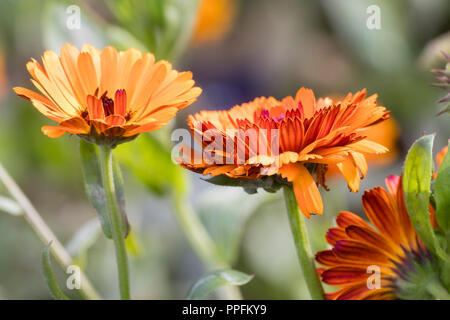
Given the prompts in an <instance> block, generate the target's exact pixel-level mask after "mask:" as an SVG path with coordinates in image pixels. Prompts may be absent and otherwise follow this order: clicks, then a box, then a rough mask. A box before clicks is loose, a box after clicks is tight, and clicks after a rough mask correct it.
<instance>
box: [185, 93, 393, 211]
mask: <svg viewBox="0 0 450 320" xmlns="http://www.w3.org/2000/svg"><path fill="white" fill-rule="evenodd" d="M376 99H377V96H376V95H372V96H370V97H367V98H366V90H362V91H359V92H357V93H356V94H354V95H353V94H348V95H347V97H346V98H345V99H343V100H342V101H338V102H336V103H334V102H333V101H332V100H331V99H330V98H320V99H318V100H316V98H315V96H314V93H313V91H312V90H310V89H305V88H301V89H300V90H299V91H298V92H297V95H296V96H295V98H293V97H286V98H284V99H283V100H282V101H278V100H276V99H274V98H273V97H269V98H265V97H262V98H257V99H255V100H254V101H252V102H249V103H244V104H242V105H240V106H235V107H234V108H232V109H231V110H229V111H202V112H200V113H198V114H196V115H194V116H189V118H188V125H189V127H190V129H191V132H192V135H193V136H194V139H195V140H196V142H197V143H198V144H199V145H200V146H202V147H203V148H204V149H205V148H207V147H208V145H209V144H207V143H206V142H205V141H211V137H210V136H209V132H210V130H213V131H216V132H218V133H219V134H220V135H221V136H222V139H223V143H222V145H223V146H226V145H230V142H231V144H232V145H235V146H236V147H235V148H234V150H233V151H232V152H229V151H228V150H226V151H225V152H223V155H222V154H219V153H217V152H216V156H217V155H219V156H222V157H223V161H221V163H217V162H216V163H211V161H209V160H210V159H208V154H206V159H205V158H204V157H202V158H201V159H202V161H200V162H199V163H198V161H196V159H198V155H196V153H195V152H193V150H190V149H189V148H183V150H182V151H183V153H184V158H183V159H182V161H181V165H182V166H183V167H185V168H188V169H190V170H192V171H195V172H200V173H203V174H204V175H207V174H211V176H218V175H226V176H227V177H230V178H235V179H258V178H260V177H263V176H277V175H280V176H281V178H283V179H285V181H286V182H287V183H292V186H293V189H294V192H295V196H296V199H297V203H298V205H299V207H300V210H301V211H302V213H303V214H304V215H305V216H306V217H310V215H311V214H322V212H323V204H322V199H321V196H320V193H319V189H318V187H317V185H316V181H317V184H320V185H322V186H324V187H325V188H326V185H325V174H326V171H327V167H328V165H330V164H334V165H336V166H337V167H338V168H339V170H340V171H341V173H342V174H343V175H344V177H345V179H346V180H347V183H348V185H349V187H350V189H351V190H352V191H354V192H356V191H358V188H359V183H360V179H361V177H364V176H365V175H366V173H367V169H368V167H367V163H366V159H365V155H366V154H377V153H384V152H386V151H387V148H386V147H384V146H382V145H380V144H379V143H376V142H373V141H371V140H369V139H367V137H366V136H365V135H364V134H361V133H360V131H361V129H364V128H366V127H369V126H371V125H374V124H376V123H379V122H381V121H384V120H386V119H388V118H389V112H387V111H386V109H385V108H384V107H382V106H378V105H377V101H376ZM230 129H231V130H235V131H243V132H246V131H248V130H249V129H252V130H254V131H255V132H256V137H255V141H253V142H251V141H250V142H247V141H246V140H245V139H246V138H245V137H244V140H242V139H241V138H239V137H236V136H235V134H234V133H233V132H231V133H230ZM272 130H276V132H277V133H276V135H277V136H275V135H274V133H273V132H272ZM200 138H201V139H200ZM274 139H278V141H279V143H278V144H277V147H278V150H272V147H273V144H272V142H273V140H274ZM200 140H201V141H200ZM215 140H217V138H215ZM238 142H241V143H238ZM255 142H256V143H255ZM241 149H243V150H241ZM274 153H275V154H274ZM243 156H245V159H242V157H243ZM312 174H313V175H315V177H316V181H314V179H313V177H312Z"/></svg>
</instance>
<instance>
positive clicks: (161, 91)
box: [14, 43, 201, 146]
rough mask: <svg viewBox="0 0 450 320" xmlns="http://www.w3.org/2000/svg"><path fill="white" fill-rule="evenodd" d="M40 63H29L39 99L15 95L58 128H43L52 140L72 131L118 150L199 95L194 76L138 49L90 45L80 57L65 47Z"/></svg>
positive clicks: (32, 95) (23, 90) (48, 53)
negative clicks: (123, 144) (28, 103)
mask: <svg viewBox="0 0 450 320" xmlns="http://www.w3.org/2000/svg"><path fill="white" fill-rule="evenodd" d="M42 63H43V64H42V65H41V64H40V63H39V62H38V61H36V60H35V59H31V61H30V62H28V63H27V69H28V71H29V73H30V74H31V76H32V78H33V79H31V82H32V83H33V84H34V86H35V87H36V88H37V89H38V90H39V91H40V93H41V94H38V93H36V92H34V91H32V90H29V89H26V88H21V87H16V88H14V91H15V92H16V94H17V95H19V96H21V97H23V98H26V99H28V100H30V101H31V102H32V103H33V105H34V106H35V107H36V109H38V110H39V111H40V112H41V113H42V114H44V115H45V116H47V117H48V118H50V119H51V120H54V121H56V122H57V123H58V124H57V126H43V127H42V132H43V133H44V134H45V135H47V136H49V137H50V138H58V137H61V136H62V135H63V134H64V133H66V132H68V133H70V134H76V135H79V136H80V137H81V138H84V139H86V140H88V141H90V142H94V143H97V144H106V145H110V146H115V145H117V144H119V143H122V142H125V141H128V140H131V139H133V138H134V137H136V136H137V135H138V134H139V133H142V132H147V131H153V130H156V129H158V128H160V127H162V126H165V125H166V124H167V123H168V121H169V120H170V119H172V118H173V117H174V116H175V114H176V113H177V111H178V110H180V109H182V108H184V107H186V106H188V105H190V104H191V103H193V102H194V101H195V100H196V98H197V97H198V96H199V95H200V93H201V89H200V88H198V87H194V80H192V74H191V72H177V71H176V70H173V69H172V65H171V64H170V63H169V62H167V61H158V62H156V61H155V57H154V56H153V54H151V53H141V52H140V51H139V50H137V49H128V50H126V51H120V52H118V51H117V50H116V49H115V48H114V47H111V46H109V47H106V48H104V49H103V50H99V49H97V48H95V47H93V46H91V45H88V44H86V45H84V46H83V48H82V50H81V52H80V51H79V50H78V49H77V48H76V47H74V46H73V45H71V44H69V43H67V44H66V45H65V46H63V47H62V48H61V55H60V56H58V55H57V54H56V53H55V52H53V51H50V50H49V51H45V52H44V54H43V56H42Z"/></svg>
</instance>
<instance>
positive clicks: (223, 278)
mask: <svg viewBox="0 0 450 320" xmlns="http://www.w3.org/2000/svg"><path fill="white" fill-rule="evenodd" d="M252 278H253V276H251V275H248V274H245V273H242V272H240V271H236V270H215V271H211V272H208V273H207V274H205V275H204V276H203V277H202V278H201V279H200V280H198V281H197V282H196V283H195V284H194V285H193V286H192V287H191V289H190V290H189V292H188V294H187V297H186V299H187V300H203V299H205V298H206V297H208V296H209V295H210V294H211V293H213V292H214V291H215V290H216V289H218V288H220V287H223V286H226V285H234V286H242V285H244V284H246V283H248V282H249V281H250V280H251V279H252Z"/></svg>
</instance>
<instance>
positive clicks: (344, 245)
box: [316, 176, 431, 300]
mask: <svg viewBox="0 0 450 320" xmlns="http://www.w3.org/2000/svg"><path fill="white" fill-rule="evenodd" d="M386 186H387V188H388V191H386V190H385V189H384V188H382V187H375V188H373V189H371V190H369V191H366V192H365V193H364V195H363V197H362V204H363V207H364V211H365V212H366V215H367V217H368V218H369V220H370V222H371V223H372V225H373V226H374V227H375V228H376V230H375V229H374V228H373V227H372V226H371V225H369V224H368V223H367V222H365V221H364V220H363V219H361V218H360V217H358V216H357V215H356V214H353V213H351V212H348V211H343V212H340V213H339V215H338V217H337V219H336V222H337V225H338V226H337V227H333V228H330V229H329V230H328V232H327V234H326V240H327V242H328V243H329V244H330V245H331V246H332V249H331V250H324V251H319V252H318V253H317V254H316V260H317V261H318V262H319V263H320V264H322V265H323V266H325V269H324V270H320V271H321V277H322V280H323V281H324V282H325V283H326V284H329V285H331V286H337V287H340V288H341V289H339V290H337V291H335V292H332V293H328V294H327V298H328V299H330V300H367V299H373V300H389V299H397V298H398V297H397V295H396V294H397V291H398V290H400V289H401V288H399V281H401V279H408V276H409V273H410V272H412V273H413V272H414V271H415V268H416V267H417V265H425V264H426V262H427V261H428V260H430V259H431V254H430V253H429V252H428V250H427V249H426V247H425V246H424V244H423V242H422V241H421V240H420V239H419V238H418V236H417V234H416V232H415V230H414V228H413V226H412V224H411V221H410V219H409V215H408V212H407V211H406V207H405V203H404V199H403V188H402V183H401V178H400V177H398V176H389V177H388V178H387V179H386ZM374 266H376V267H377V268H379V271H380V277H381V278H380V283H379V288H369V286H368V284H367V283H368V278H369V277H371V275H372V274H373V270H371V269H370V268H372V267H374Z"/></svg>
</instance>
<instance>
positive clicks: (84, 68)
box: [77, 52, 98, 94]
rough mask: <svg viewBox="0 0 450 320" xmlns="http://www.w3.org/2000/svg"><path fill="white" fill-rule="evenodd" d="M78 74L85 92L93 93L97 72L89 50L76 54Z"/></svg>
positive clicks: (95, 86)
mask: <svg viewBox="0 0 450 320" xmlns="http://www.w3.org/2000/svg"><path fill="white" fill-rule="evenodd" d="M77 65H78V74H79V76H80V80H81V83H82V85H83V88H84V91H85V92H86V94H94V92H95V90H96V89H97V88H98V79H97V73H96V70H95V66H94V62H93V60H92V57H91V55H90V54H89V52H81V53H80V55H79V56H78V61H77Z"/></svg>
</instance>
